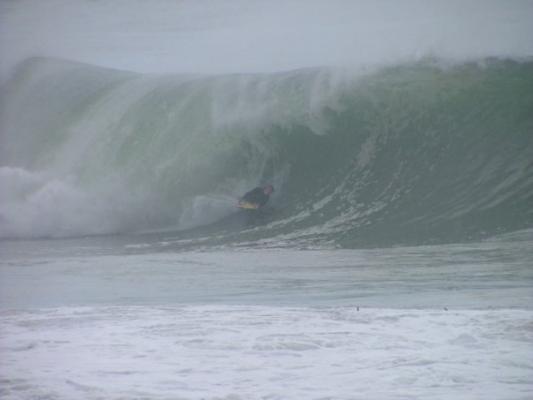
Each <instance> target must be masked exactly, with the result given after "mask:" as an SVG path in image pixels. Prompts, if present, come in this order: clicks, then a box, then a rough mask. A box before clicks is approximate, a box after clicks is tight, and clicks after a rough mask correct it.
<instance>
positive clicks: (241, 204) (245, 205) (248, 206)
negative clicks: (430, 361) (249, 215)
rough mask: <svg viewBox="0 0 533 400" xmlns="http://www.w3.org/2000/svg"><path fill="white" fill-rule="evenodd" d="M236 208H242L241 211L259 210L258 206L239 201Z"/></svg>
mask: <svg viewBox="0 0 533 400" xmlns="http://www.w3.org/2000/svg"><path fill="white" fill-rule="evenodd" d="M237 207H239V208H242V209H243V210H257V209H258V208H259V204H254V203H250V202H248V201H241V202H239V204H237Z"/></svg>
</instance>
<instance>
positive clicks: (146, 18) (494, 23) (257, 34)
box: [0, 0, 533, 81]
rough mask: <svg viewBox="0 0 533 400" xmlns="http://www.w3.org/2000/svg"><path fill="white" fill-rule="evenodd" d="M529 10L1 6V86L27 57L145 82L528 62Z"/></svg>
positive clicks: (519, 4)
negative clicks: (315, 69)
mask: <svg viewBox="0 0 533 400" xmlns="http://www.w3.org/2000/svg"><path fill="white" fill-rule="evenodd" d="M532 20H533V1H527V0H516V1H486V0H483V1H475V0H469V1H465V0H460V1H459V0H454V1H446V2H444V1H423V0H410V1H402V2H397V1H390V0H382V1H349V0H334V1H317V0H313V1H304V0H292V1H286V0H284V1H268V2H264V1H249V0H230V1H208V0H183V1H165V0H160V1H150V2H144V1H139V0H133V1H132V0H127V1H126V0H119V1H105V0H104V1H89V0H85V1H67V0H49V1H38V2H36V1H32V0H21V1H16V2H14V1H13V2H12V1H3V2H1V3H0V79H1V80H2V81H4V80H5V79H6V78H7V77H8V76H9V73H10V71H11V70H12V69H13V67H14V66H15V65H16V64H17V63H19V62H21V61H23V60H24V59H26V58H28V57H33V56H44V57H56V58H62V59H68V60H75V61H81V62H86V63H90V64H96V65H100V66H107V67H112V68H117V69H124V70H133V71H139V72H145V73H209V74H217V73H233V72H273V71H281V70H290V69H296V68H302V67H309V66H325V65H327V66H356V67H358V66H368V65H375V64H384V63H391V62H401V61H408V60H413V59H414V60H416V59H419V58H422V57H428V56H429V57H437V58H442V59H449V60H472V59H478V58H484V57H490V56H496V57H528V56H531V55H533V40H532V38H533V24H531V21H532Z"/></svg>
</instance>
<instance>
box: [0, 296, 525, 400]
mask: <svg viewBox="0 0 533 400" xmlns="http://www.w3.org/2000/svg"><path fill="white" fill-rule="evenodd" d="M0 318H1V323H2V327H3V328H2V334H1V340H0V351H1V353H2V356H3V367H2V368H1V369H0V378H1V379H2V386H3V388H2V389H1V393H2V397H3V398H4V399H20V398H38V397H47V396H48V397H47V398H52V399H54V398H77V399H96V398H150V399H176V398H179V399H243V400H244V399H247V400H248V399H265V398H269V399H319V398H335V399H354V398H361V399H374V398H379V399H397V398H399V397H406V398H409V399H427V398H432V399H451V398H483V399H487V400H489V399H502V398H505V399H523V398H524V394H526V393H530V392H531V391H533V378H532V376H531V369H532V368H533V360H532V359H531V357H530V354H531V348H532V344H533V336H532V334H531V320H532V318H533V312H532V311H520V310H508V309H505V310H487V311H461V310H458V311H453V310H450V311H445V310H425V311H422V310H409V309H407V310H387V309H361V310H357V309H356V308H347V307H346V308H342V307H341V308H338V307H334V308H287V307H245V306H184V307H179V306H178V307H96V308H59V309H41V310H33V311H11V312H10V311H3V312H2V313H1V314H0ZM354 396H355V397H354Z"/></svg>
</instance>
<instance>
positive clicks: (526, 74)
mask: <svg viewBox="0 0 533 400" xmlns="http://www.w3.org/2000/svg"><path fill="white" fill-rule="evenodd" d="M2 93H3V94H2V98H1V112H2V115H1V121H2V126H1V129H2V130H1V133H0V186H1V187H2V190H1V192H0V237H2V238H30V237H70V236H80V235H92V234H109V233H139V232H148V231H156V232H161V231H172V232H174V233H175V235H176V237H178V238H181V239H183V240H185V239H187V240H189V239H194V240H196V241H197V242H198V243H203V244H207V245H215V244H227V243H233V244H240V245H243V246H246V245H258V244H259V245H269V244H273V245H285V244H288V245H298V244H305V245H317V246H321V245H322V246H337V247H357V246H382V245H395V244H420V243H434V242H449V241H455V242H458V241H465V240H469V239H477V238H480V237H485V236H491V235H495V234H499V233H506V232H513V231H516V230H519V229H526V228H530V227H532V226H533V208H532V207H531V204H533V113H532V110H533V63H532V62H530V61H522V62H514V61H508V60H496V59H494V60H483V61H480V62H476V63H468V64H461V65H457V64H455V65H442V63H438V62H436V61H435V60H426V61H423V62H417V63H412V64H403V65H396V66H390V67H386V68H382V69H380V70H374V71H366V72H363V73H362V72H358V73H354V72H351V71H346V70H339V69H329V68H316V69H303V70H296V71H290V72H284V73H275V74H246V75H244V74H236V75H224V76H194V75H169V76H152V75H140V74H134V73H129V72H122V71H115V70H109V69H105V68H100V67H95V66H90V65H85V64H78V63H71V62H66V61H58V60H52V59H31V60H28V61H26V62H24V63H23V64H21V65H20V66H19V67H18V69H17V71H16V73H15V74H14V75H13V77H12V79H11V80H10V82H9V83H8V84H7V85H6V87H5V88H4V90H2ZM267 182H269V183H270V182H271V183H273V184H274V186H275V187H276V193H275V196H274V197H273V198H272V200H271V202H270V206H269V208H268V209H266V210H265V211H264V212H262V213H260V214H257V215H252V216H250V215H249V214H243V213H241V212H237V211H236V209H235V198H237V197H238V196H239V195H241V194H242V193H244V192H245V191H247V190H249V189H250V188H252V187H254V186H257V185H258V184H261V183H267ZM195 238H196V239H195ZM194 240H193V241H194Z"/></svg>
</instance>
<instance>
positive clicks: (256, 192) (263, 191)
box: [239, 185, 274, 208]
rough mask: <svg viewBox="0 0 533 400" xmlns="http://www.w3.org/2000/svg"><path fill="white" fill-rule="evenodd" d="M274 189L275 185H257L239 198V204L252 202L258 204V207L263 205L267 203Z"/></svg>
mask: <svg viewBox="0 0 533 400" xmlns="http://www.w3.org/2000/svg"><path fill="white" fill-rule="evenodd" d="M273 191H274V186H272V185H266V186H263V187H256V188H255V189H252V190H250V191H249V192H248V193H246V194H245V195H244V196H242V197H241V198H240V200H239V204H243V203H252V204H257V206H258V207H257V208H260V207H263V206H264V205H265V204H266V203H267V201H268V199H269V198H270V195H271V194H272V192H273Z"/></svg>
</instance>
